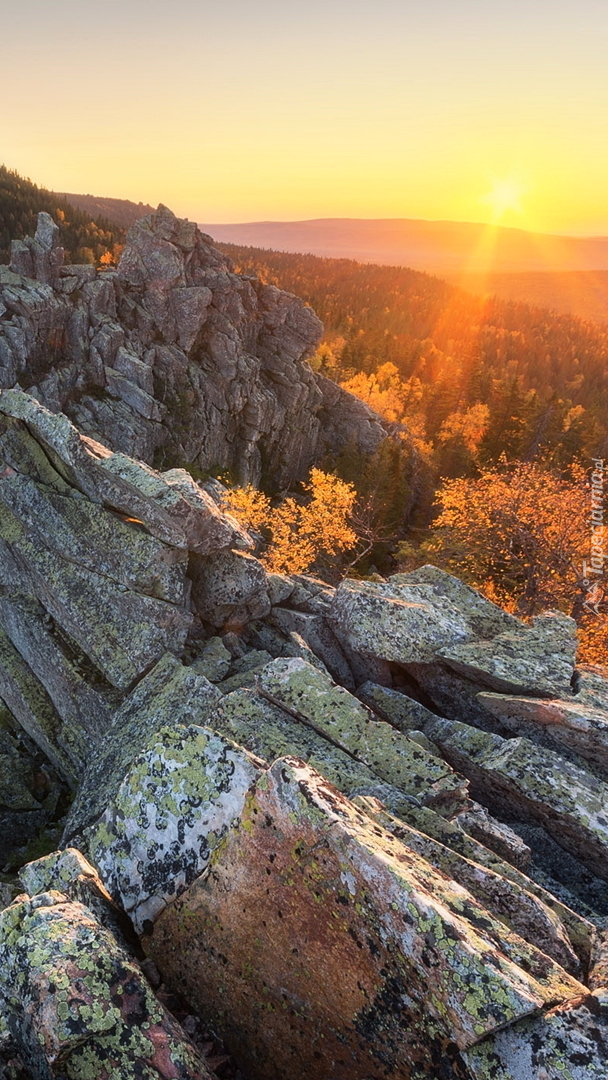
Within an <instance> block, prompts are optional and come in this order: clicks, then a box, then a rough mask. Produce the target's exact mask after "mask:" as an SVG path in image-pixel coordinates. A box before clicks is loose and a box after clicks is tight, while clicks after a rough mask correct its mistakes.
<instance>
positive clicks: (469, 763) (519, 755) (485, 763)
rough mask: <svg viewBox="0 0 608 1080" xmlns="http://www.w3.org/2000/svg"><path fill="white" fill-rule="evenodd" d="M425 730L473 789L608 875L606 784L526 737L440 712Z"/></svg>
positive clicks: (594, 870)
mask: <svg viewBox="0 0 608 1080" xmlns="http://www.w3.org/2000/svg"><path fill="white" fill-rule="evenodd" d="M424 730H425V732H426V734H427V735H428V736H429V738H430V739H432V740H433V741H434V742H435V743H437V745H438V746H439V747H440V749H441V751H442V753H443V754H444V755H445V757H446V758H447V760H448V761H449V762H450V763H451V764H452V765H453V766H454V768H457V769H459V770H460V771H461V772H462V773H464V775H465V776H468V777H469V779H470V780H471V782H472V785H473V794H474V795H475V793H476V791H478V792H479V793H481V794H482V795H483V797H484V801H485V802H487V803H488V805H489V806H490V807H492V806H493V805H495V806H497V807H502V808H503V809H505V808H506V809H507V810H508V811H510V812H511V813H514V814H515V816H516V817H518V818H519V819H520V820H526V819H528V818H530V817H532V818H533V819H535V820H536V821H538V822H539V823H540V824H541V825H544V827H545V828H546V829H547V831H548V832H549V833H550V834H551V836H553V837H554V839H555V840H557V842H558V844H560V845H561V846H562V847H563V848H565V849H566V851H571V852H572V854H573V855H575V856H576V857H577V858H579V859H581V860H582V861H583V862H585V863H586V864H587V865H589V866H590V867H591V869H592V870H593V872H594V873H595V874H597V875H599V876H600V877H603V878H606V879H607V880H608V784H606V783H604V782H603V781H602V780H599V779H598V778H597V777H596V776H594V775H593V774H592V773H588V772H586V771H585V770H583V769H581V768H579V767H578V766H576V765H574V764H572V763H571V762H570V761H566V760H564V758H561V757H560V756H559V755H558V754H556V753H554V752H553V751H552V750H546V749H544V748H543V747H539V746H535V745H534V743H532V742H530V741H529V740H528V739H525V738H516V739H502V738H501V737H500V736H499V735H490V734H488V733H487V732H485V731H478V730H477V729H476V728H472V727H469V726H468V725H467V724H462V723H459V722H458V721H456V720H446V719H443V718H442V717H439V716H438V717H436V718H435V719H434V720H432V721H429V722H428V723H427V724H426V725H425V729H424Z"/></svg>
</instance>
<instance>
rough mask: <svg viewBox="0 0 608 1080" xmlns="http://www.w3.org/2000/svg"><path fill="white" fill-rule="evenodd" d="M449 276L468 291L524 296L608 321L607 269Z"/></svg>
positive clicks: (538, 303)
mask: <svg viewBox="0 0 608 1080" xmlns="http://www.w3.org/2000/svg"><path fill="white" fill-rule="evenodd" d="M446 277H447V280H448V281H450V283H451V284H454V285H460V286H461V288H463V289H468V290H469V292H473V293H481V294H482V295H487V296H500V297H501V298H502V299H503V300H522V301H523V302H524V303H526V304H534V305H535V306H536V307H544V308H552V309H553V310H554V311H559V312H562V313H564V314H571V315H578V317H579V318H580V319H586V320H591V321H592V322H608V270H579V271H570V272H556V273H528V274H486V275H481V274H456V275H454V276H453V277H451V276H449V275H446Z"/></svg>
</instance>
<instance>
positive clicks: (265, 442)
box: [0, 206, 386, 550]
mask: <svg viewBox="0 0 608 1080" xmlns="http://www.w3.org/2000/svg"><path fill="white" fill-rule="evenodd" d="M62 262H63V250H62V249H61V248H60V247H59V245H58V229H57V227H56V225H55V224H54V223H53V222H52V220H51V219H50V218H49V217H48V215H45V214H41V215H39V224H38V229H37V232H36V236H35V238H33V239H32V238H27V239H26V240H24V241H15V242H14V244H13V249H12V258H11V267H10V269H8V268H5V267H1V268H0V304H2V306H3V308H4V309H5V311H6V313H7V315H8V318H5V319H3V321H2V323H1V325H0V387H6V388H8V387H11V386H14V385H15V383H16V382H17V381H19V384H20V385H21V386H23V387H25V388H27V389H28V390H31V391H32V392H34V393H35V396H36V397H38V398H39V400H40V401H41V402H42V403H43V404H44V405H46V406H47V407H49V408H50V409H52V411H53V412H66V413H67V414H68V415H69V416H70V418H71V419H73V420H74V421H75V422H76V423H77V424H78V426H79V427H80V428H81V429H82V430H83V431H84V432H86V434H87V435H90V436H92V437H93V438H94V439H95V440H96V441H99V442H102V443H105V444H107V445H109V446H111V447H112V448H113V449H114V450H116V451H122V452H123V453H125V454H129V455H131V456H133V457H136V458H143V459H144V460H146V461H148V463H149V464H152V463H153V461H155V460H156V459H157V458H160V457H162V458H163V459H165V460H167V461H168V462H169V463H171V464H179V465H183V464H188V465H195V466H196V468H197V469H199V470H202V471H207V470H212V469H223V470H231V471H232V472H233V473H234V475H235V476H236V477H238V479H239V480H240V481H241V482H243V483H246V482H250V481H251V482H253V483H258V482H259V481H260V479H261V478H263V479H264V481H265V483H266V484H270V485H271V486H274V488H275V490H280V489H282V488H284V487H287V486H289V484H292V483H293V482H294V481H296V480H299V479H303V478H304V476H305V475H306V473H307V472H308V470H309V468H310V466H311V465H312V464H313V463H314V462H315V461H316V460H317V459H318V458H319V457H320V456H321V455H322V454H323V453H324V452H325V451H326V450H327V449H332V450H338V449H340V448H341V447H342V446H344V445H345V444H346V443H347V442H349V441H350V440H352V439H354V440H355V442H356V443H357V444H358V445H359V447H360V449H361V450H362V451H363V452H373V450H375V449H376V447H377V446H378V444H379V443H380V442H381V441H382V440H383V439H384V438H385V437H386V433H385V431H384V428H383V426H382V422H381V420H380V418H379V417H378V416H377V415H376V414H375V413H373V412H372V411H371V409H369V408H368V407H367V406H365V405H363V403H362V402H360V401H358V400H357V399H356V398H354V397H352V396H351V395H350V394H348V393H346V391H343V390H341V389H340V388H339V387H338V386H336V385H335V384H333V383H329V382H328V380H326V379H323V378H321V377H320V376H318V375H315V373H314V372H313V371H312V370H311V368H310V367H309V365H308V364H307V363H306V360H307V358H308V357H309V356H310V355H311V353H312V352H313V351H314V348H315V346H316V345H317V343H318V341H319V339H320V337H321V333H322V326H321V323H320V322H319V320H318V318H317V317H316V315H315V314H314V312H313V311H312V309H311V308H310V307H308V306H307V305H305V304H304V303H302V301H301V300H299V299H298V298H297V297H295V296H291V295H290V294H288V293H285V292H281V290H279V289H277V288H275V287H274V286H272V285H264V284H262V282H260V281H258V280H257V279H256V278H253V277H244V276H242V275H240V274H236V273H234V271H233V267H232V264H231V262H230V260H229V259H228V258H227V257H226V256H225V255H222V254H221V253H220V252H219V251H218V250H217V249H216V248H214V247H213V242H212V240H211V238H210V237H208V236H205V235H203V234H202V233H200V232H199V230H198V229H197V227H196V225H195V224H194V223H193V222H188V221H183V220H180V219H178V218H176V217H175V216H174V215H173V214H172V213H171V211H170V210H168V209H167V208H166V207H164V206H159V208H158V210H157V211H156V212H155V213H153V214H151V215H149V216H148V217H146V218H142V219H141V220H140V221H138V222H137V223H136V224H135V225H134V226H133V227H132V228H131V229H130V231H129V234H128V236H127V241H126V244H125V247H124V250H123V253H122V257H121V259H120V264H119V266H118V269H117V271H111V272H108V271H105V272H103V273H96V271H95V270H94V268H93V267H88V266H86V267H81V266H62ZM216 546H223V545H216ZM209 550H212V549H211V548H210V549H209Z"/></svg>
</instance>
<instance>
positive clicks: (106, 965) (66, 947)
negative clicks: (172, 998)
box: [0, 891, 210, 1080]
mask: <svg viewBox="0 0 608 1080" xmlns="http://www.w3.org/2000/svg"><path fill="white" fill-rule="evenodd" d="M0 1001H1V1003H2V1008H3V1011H4V1012H5V1015H7V1017H8V1023H9V1027H10V1029H11V1031H12V1033H13V1035H14V1037H15V1039H16V1041H17V1044H18V1045H19V1047H20V1049H21V1050H22V1053H23V1055H24V1057H25V1059H26V1061H27V1062H28V1064H29V1065H30V1067H31V1069H32V1071H33V1073H34V1075H35V1076H36V1078H37V1080H50V1078H52V1077H61V1076H64V1077H67V1078H68V1080H84V1077H87V1076H95V1077H96V1078H97V1080H111V1078H113V1077H116V1076H125V1077H126V1076H140V1077H145V1078H149V1080H152V1078H153V1077H156V1078H157V1080H158V1078H161V1077H162V1078H166V1080H170V1078H176V1077H182V1078H183V1080H204V1078H210V1073H209V1072H208V1070H207V1069H206V1067H205V1065H204V1063H203V1061H202V1059H201V1058H200V1057H199V1055H198V1054H197V1053H196V1051H195V1050H194V1047H193V1046H192V1045H191V1044H190V1043H189V1041H188V1039H187V1037H186V1036H185V1034H184V1033H183V1032H182V1031H181V1029H180V1028H179V1026H178V1025H177V1024H176V1022H175V1021H174V1020H173V1018H172V1017H170V1016H169V1014H168V1013H167V1012H166V1011H165V1010H164V1009H163V1008H162V1006H161V1005H160V1004H159V1003H158V1002H157V1001H156V1000H155V998H154V996H153V994H152V992H151V990H150V989H149V987H148V986H147V984H146V982H145V980H144V979H143V977H142V975H141V972H140V970H139V969H138V967H137V966H136V965H135V964H134V963H133V961H132V960H130V958H129V957H128V956H127V955H126V953H125V952H124V951H123V950H122V949H121V948H120V946H119V945H118V944H117V942H116V941H115V939H114V938H113V937H112V935H111V934H110V932H109V931H108V930H107V929H106V928H105V927H103V926H102V925H101V924H100V923H99V922H97V920H96V919H95V918H94V917H93V915H92V914H91V912H90V911H89V909H88V908H86V907H84V906H83V905H82V904H80V903H78V902H75V901H70V900H68V899H67V898H66V897H65V896H64V895H63V894H62V893H60V892H56V891H51V892H45V893H41V894H39V895H37V896H35V897H33V898H32V899H30V897H29V896H23V897H21V898H18V899H17V901H15V903H13V904H12V905H11V906H10V907H8V908H6V909H5V911H4V912H2V914H0ZM135 1017H137V1025H134V1024H133V1019H134V1018H135Z"/></svg>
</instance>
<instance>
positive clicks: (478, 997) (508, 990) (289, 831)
mask: <svg viewBox="0 0 608 1080" xmlns="http://www.w3.org/2000/svg"><path fill="white" fill-rule="evenodd" d="M477 911H478V907H477V904H476V902H475V901H474V900H473V898H472V897H471V896H470V895H469V894H468V893H467V892H466V891H465V890H463V889H461V888H460V886H458V885H456V884H455V883H454V882H450V881H448V880H447V879H446V878H445V877H444V876H442V875H439V874H438V873H437V872H436V871H434V870H432V869H431V868H430V867H429V866H428V864H427V863H425V861H424V860H423V859H420V858H419V857H418V856H416V855H415V854H414V853H413V852H412V851H411V850H408V849H406V848H405V847H403V845H401V844H400V843H399V842H398V841H397V840H396V838H395V837H394V836H392V835H391V834H389V833H386V832H384V830H382V829H381V828H380V827H379V826H378V825H376V824H373V823H372V822H370V820H369V818H367V817H366V816H365V815H364V814H362V813H360V812H359V811H357V810H356V808H355V807H353V806H352V804H350V803H349V802H348V801H347V800H345V799H344V798H343V797H342V796H340V795H339V793H338V792H337V791H336V790H335V789H333V788H332V787H331V786H329V785H328V784H326V783H325V782H324V781H323V780H322V778H321V777H319V776H318V775H317V774H315V773H314V772H313V771H312V770H311V769H310V768H309V767H307V766H304V765H302V764H301V763H299V762H297V761H296V760H293V759H284V760H279V761H277V762H276V763H275V764H274V765H273V767H272V768H271V769H270V770H269V771H268V772H267V773H266V774H264V776H262V777H261V778H260V780H259V781H258V783H257V784H256V786H255V788H254V790H253V792H252V795H251V796H250V798H249V799H248V801H247V804H246V808H245V811H244V813H243V816H242V819H241V823H240V825H239V827H238V828H234V829H233V830H232V831H231V832H230V833H229V834H228V835H227V837H226V841H225V843H224V844H223V845H221V846H220V847H219V848H217V849H216V851H215V853H214V855H213V856H212V859H211V873H210V874H209V875H208V876H204V877H201V878H198V879H197V880H196V881H195V882H194V883H193V885H192V886H191V887H190V889H188V890H187V891H186V892H185V893H184V894H183V895H182V896H181V897H180V899H179V900H178V901H177V902H176V903H175V904H173V905H171V906H170V907H168V908H167V909H166V910H165V911H164V912H163V914H162V915H161V916H160V917H159V919H158V920H157V921H156V923H155V925H154V931H153V933H152V934H150V935H147V936H146V937H145V938H144V945H145V948H146V951H147V952H148V953H149V955H150V956H151V957H152V958H153V960H154V962H155V963H156V965H157V967H158V969H159V971H160V972H161V974H162V975H163V976H164V978H165V979H166V980H169V981H171V982H175V984H176V985H177V984H179V985H180V986H181V987H183V989H184V992H185V993H186V995H187V997H188V999H189V1000H190V1001H191V1002H192V1003H193V1004H194V1005H195V1007H196V1009H197V1011H198V1012H199V1014H200V1015H202V1016H203V1017H204V1019H205V1020H206V1021H208V1022H209V1023H212V1024H213V1025H214V1027H215V1029H216V1030H220V1031H221V1033H222V1035H223V1037H224V1039H225V1040H226V1043H227V1045H228V1047H229V1049H230V1050H231V1051H232V1052H233V1053H234V1055H235V1056H236V1057H237V1060H238V1059H239V1058H240V1059H241V1060H242V1061H246V1062H247V1066H248V1068H249V1070H250V1073H251V1075H252V1076H253V1077H254V1078H255V1080H258V1078H260V1080H261V1078H262V1077H263V1078H268V1080H271V1078H272V1080H274V1078H278V1077H285V1076H287V1075H294V1073H295V1074H296V1075H300V1076H315V1077H318V1078H319V1080H323V1078H325V1077H328V1078H329V1077H332V1078H333V1080H340V1078H342V1077H343V1078H345V1080H346V1078H348V1080H358V1078H359V1080H363V1078H374V1080H379V1078H380V1077H381V1076H385V1075H386V1074H387V1071H390V1072H391V1074H392V1075H394V1076H402V1077H404V1078H405V1077H408V1076H413V1075H414V1074H415V1072H418V1074H419V1075H425V1072H426V1075H433V1074H435V1075H437V1068H438V1066H439V1063H440V1062H443V1064H442V1065H441V1067H442V1068H443V1069H444V1072H445V1071H446V1070H447V1069H449V1067H450V1065H451V1066H452V1068H453V1070H454V1073H455V1075H464V1076H466V1071H464V1069H463V1062H462V1054H463V1053H464V1052H465V1051H466V1050H467V1049H468V1048H469V1047H472V1046H474V1045H475V1044H476V1043H478V1042H479V1040H480V1039H482V1038H483V1037H484V1036H486V1035H489V1034H490V1033H492V1032H494V1031H497V1030H500V1029H501V1028H503V1027H505V1026H506V1025H509V1024H513V1023H514V1022H515V1021H516V1020H518V1019H521V1018H524V1017H526V1016H529V1015H533V1014H535V1013H536V1012H537V1011H538V1009H540V1008H543V1006H545V1007H546V1006H547V1005H550V1004H552V1003H558V1002H564V1001H567V1000H569V999H570V998H571V997H573V996H576V995H577V994H580V993H584V988H583V987H582V986H581V984H580V983H578V982H577V981H576V980H575V979H573V978H572V977H571V976H569V975H567V974H566V972H564V971H563V969H561V968H560V967H558V966H557V965H555V964H554V963H553V962H552V961H550V960H549V958H548V957H547V956H544V955H543V954H542V953H539V952H535V951H534V950H533V949H532V950H531V949H530V948H529V947H526V946H524V945H523V944H522V945H521V948H522V949H523V952H519V954H518V952H517V950H518V949H519V948H520V946H519V945H518V944H516V939H515V937H512V938H510V941H511V942H512V948H513V952H512V956H513V957H515V956H516V955H519V957H520V958H523V954H524V952H525V954H526V961H525V962H526V965H528V964H529V965H530V967H529V970H527V971H524V970H523V968H521V967H519V966H518V964H517V962H516V960H515V959H512V958H507V956H506V955H505V954H504V952H503V951H502V949H503V943H504V942H505V939H506V938H507V937H509V932H508V931H507V929H506V928H505V927H504V925H503V924H499V923H496V922H494V921H493V920H492V919H491V918H490V917H489V916H488V915H487V914H486V915H485V917H484V920H483V925H481V923H480V922H479V921H477ZM193 940H197V947H196V948H193V947H192V942H193ZM218 957H221V960H220V962H219V963H218V962H217V960H216V958H218ZM457 987H458V988H460V989H457ZM465 988H466V989H465Z"/></svg>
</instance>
